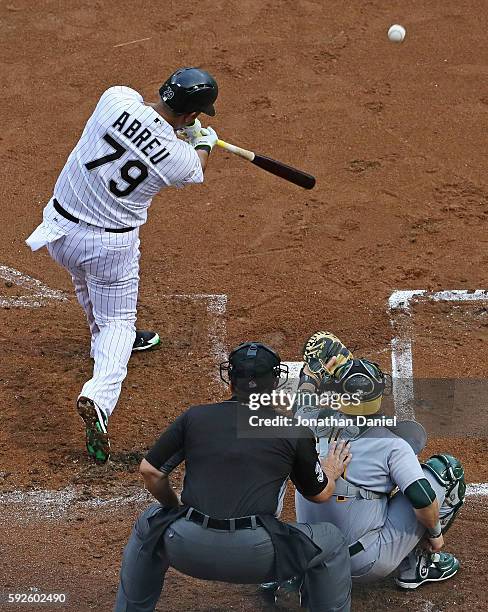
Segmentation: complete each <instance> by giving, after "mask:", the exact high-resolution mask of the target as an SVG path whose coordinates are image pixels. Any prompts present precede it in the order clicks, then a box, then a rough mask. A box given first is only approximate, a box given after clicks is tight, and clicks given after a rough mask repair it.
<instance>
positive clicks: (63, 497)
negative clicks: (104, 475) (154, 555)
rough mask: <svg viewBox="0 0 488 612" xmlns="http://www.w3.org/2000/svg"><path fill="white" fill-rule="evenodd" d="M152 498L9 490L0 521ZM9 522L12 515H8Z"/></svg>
mask: <svg viewBox="0 0 488 612" xmlns="http://www.w3.org/2000/svg"><path fill="white" fill-rule="evenodd" d="M466 495H467V496H468V497H478V498H488V483H473V484H469V485H468V486H467V488H466ZM152 501H154V500H153V497H152V496H151V495H150V494H149V493H148V492H147V491H146V490H144V489H141V490H140V491H135V492H133V493H131V494H129V495H127V494H126V495H119V496H114V497H92V498H91V499H86V497H85V492H84V488H80V489H77V488H75V487H66V488H64V489H60V490H49V489H47V490H46V489H39V490H34V491H11V492H9V493H2V494H0V523H1V516H2V513H5V512H7V513H9V514H10V513H12V514H13V515H14V516H15V517H16V519H17V521H18V522H20V523H22V522H24V520H25V519H26V518H31V519H62V518H64V517H67V516H71V515H72V514H71V513H72V510H73V508H78V509H86V510H90V509H91V510H93V509H97V510H103V509H107V510H112V509H118V508H121V507H125V506H134V505H138V504H140V505H141V506H142V505H145V504H147V503H151V502H152ZM9 522H10V523H11V522H12V517H10V518H9Z"/></svg>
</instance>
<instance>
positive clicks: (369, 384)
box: [326, 359, 389, 416]
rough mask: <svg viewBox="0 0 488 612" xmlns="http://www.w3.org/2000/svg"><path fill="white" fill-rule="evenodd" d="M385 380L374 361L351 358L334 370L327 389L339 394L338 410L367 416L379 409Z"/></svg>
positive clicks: (387, 378)
mask: <svg viewBox="0 0 488 612" xmlns="http://www.w3.org/2000/svg"><path fill="white" fill-rule="evenodd" d="M387 380H388V381H389V377H388V376H387V375H385V374H383V372H382V371H381V370H380V367H379V365H378V364H377V363H374V361H369V360H368V359H351V360H350V361H347V362H346V363H344V364H343V365H341V366H339V367H338V368H337V369H336V370H335V372H334V374H333V375H332V376H331V378H330V379H329V381H328V382H327V389H326V390H327V391H332V392H334V393H337V394H339V395H340V396H341V397H340V399H339V401H340V402H341V407H340V408H339V410H340V411H341V412H343V413H344V414H350V415H355V416H360V415H361V416H362V415H365V416H367V415H370V414H375V413H376V412H378V411H379V409H380V407H381V400H382V398H383V394H384V393H385V387H387Z"/></svg>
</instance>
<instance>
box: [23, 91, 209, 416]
mask: <svg viewBox="0 0 488 612" xmlns="http://www.w3.org/2000/svg"><path fill="white" fill-rule="evenodd" d="M202 181H203V170H202V165H201V162H200V159H199V157H198V155H197V153H196V151H195V150H194V149H193V147H191V146H190V145H189V144H187V143H185V142H183V141H182V140H179V139H178V138H177V136H176V134H175V132H174V129H173V127H172V126H171V125H170V124H169V123H168V122H167V121H166V120H165V119H164V118H163V117H161V115H159V114H158V113H157V112H156V111H155V110H154V109H153V108H152V107H151V106H148V105H146V104H144V101H143V98H142V96H141V95H140V94H139V93H138V92H136V91H134V90H133V89H131V88H129V87H121V86H116V87H111V88H110V89H108V90H107V91H106V92H105V93H104V94H103V95H102V97H101V98H100V100H99V102H98V104H97V106H96V108H95V111H94V112H93V114H92V116H91V117H90V118H89V119H88V122H87V124H86V126H85V129H84V130H83V133H82V135H81V138H80V140H79V142H78V143H77V145H76V146H75V148H74V149H73V151H72V152H71V154H70V156H69V157H68V160H67V162H66V164H65V166H64V168H63V170H62V171H61V174H60V175H59V178H58V180H57V182H56V185H55V188H54V196H53V198H51V200H50V201H49V202H48V204H47V205H46V207H45V209H44V214H43V222H42V223H41V225H39V227H38V228H37V229H36V230H35V231H34V232H33V233H32V234H31V236H29V238H28V239H27V244H28V245H29V246H30V247H31V248H32V250H37V249H39V248H41V247H43V246H47V247H48V250H49V253H50V254H51V256H52V257H53V259H55V260H56V261H57V262H58V263H60V264H61V265H62V266H64V267H65V268H66V269H67V270H68V271H69V272H70V273H71V277H72V280H73V283H74V286H75V291H76V296H77V298H78V301H79V302H80V304H81V306H82V307H83V309H84V311H85V313H86V316H87V319H88V323H89V326H90V331H91V334H92V356H93V357H94V369H93V377H92V378H91V379H90V380H89V381H88V382H87V383H85V385H84V386H83V389H82V391H81V395H83V396H85V397H88V398H90V399H92V400H93V401H94V402H95V403H96V404H97V406H99V407H100V408H101V409H102V410H103V411H104V412H105V414H106V415H107V416H110V414H111V413H112V411H113V409H114V407H115V405H116V403H117V400H118V398H119V395H120V390H121V385H122V382H123V380H124V378H125V376H126V373H127V362H128V360H129V357H130V354H131V350H132V345H133V342H134V339H135V333H136V329H135V321H136V312H137V310H136V308H137V296H138V286H139V256H140V252H139V226H141V225H142V224H143V223H145V221H146V218H147V209H148V208H149V206H150V204H151V200H152V198H153V196H154V195H156V194H157V193H158V192H159V191H160V190H161V189H163V188H165V187H170V186H176V187H182V186H184V185H186V184H189V183H201V182H202ZM54 200H56V201H57V202H58V203H59V205H60V206H61V207H62V209H64V211H65V212H67V213H68V215H71V216H72V217H74V218H75V219H78V222H76V221H71V220H69V219H67V218H65V217H64V216H63V215H61V214H60V213H59V210H56V209H55V207H54ZM126 228H133V229H131V230H130V231H125V232H120V230H124V229H126ZM110 229H112V230H119V232H110V231H106V230H110Z"/></svg>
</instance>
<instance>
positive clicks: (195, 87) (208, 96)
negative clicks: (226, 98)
mask: <svg viewBox="0 0 488 612" xmlns="http://www.w3.org/2000/svg"><path fill="white" fill-rule="evenodd" d="M218 94H219V88H218V86H217V82H216V81H215V79H214V78H213V76H212V75H210V74H209V73H208V72H206V71H205V70H200V68H179V69H178V70H176V71H175V72H173V74H172V75H171V76H170V77H168V79H166V81H165V82H164V83H163V84H162V85H161V87H160V88H159V95H160V96H161V100H162V101H163V102H164V103H165V104H167V105H168V106H169V107H170V109H171V110H172V111H173V112H174V113H176V114H177V115H184V114H185V113H193V112H201V113H205V114H206V115H210V116H211V117H213V116H214V115H215V108H214V106H213V105H214V102H215V100H216V99H217V96H218Z"/></svg>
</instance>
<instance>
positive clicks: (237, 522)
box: [185, 508, 263, 531]
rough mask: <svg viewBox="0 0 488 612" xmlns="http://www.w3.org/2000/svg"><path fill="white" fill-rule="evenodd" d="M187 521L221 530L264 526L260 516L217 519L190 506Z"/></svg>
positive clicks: (206, 527) (205, 527)
mask: <svg viewBox="0 0 488 612" xmlns="http://www.w3.org/2000/svg"><path fill="white" fill-rule="evenodd" d="M185 518H186V520H187V521H191V522H192V523H196V524H197V525H201V526H202V527H203V528H204V529H218V530H219V531H236V530H237V529H256V527H257V526H258V525H259V526H260V527H263V523H262V522H261V520H260V518H259V516H255V515H254V514H253V515H251V516H241V517H240V518H230V519H217V518H212V517H211V516H207V515H206V514H203V513H202V512H199V511H198V510H195V508H190V509H189V510H188V512H187V513H186V516H185Z"/></svg>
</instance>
